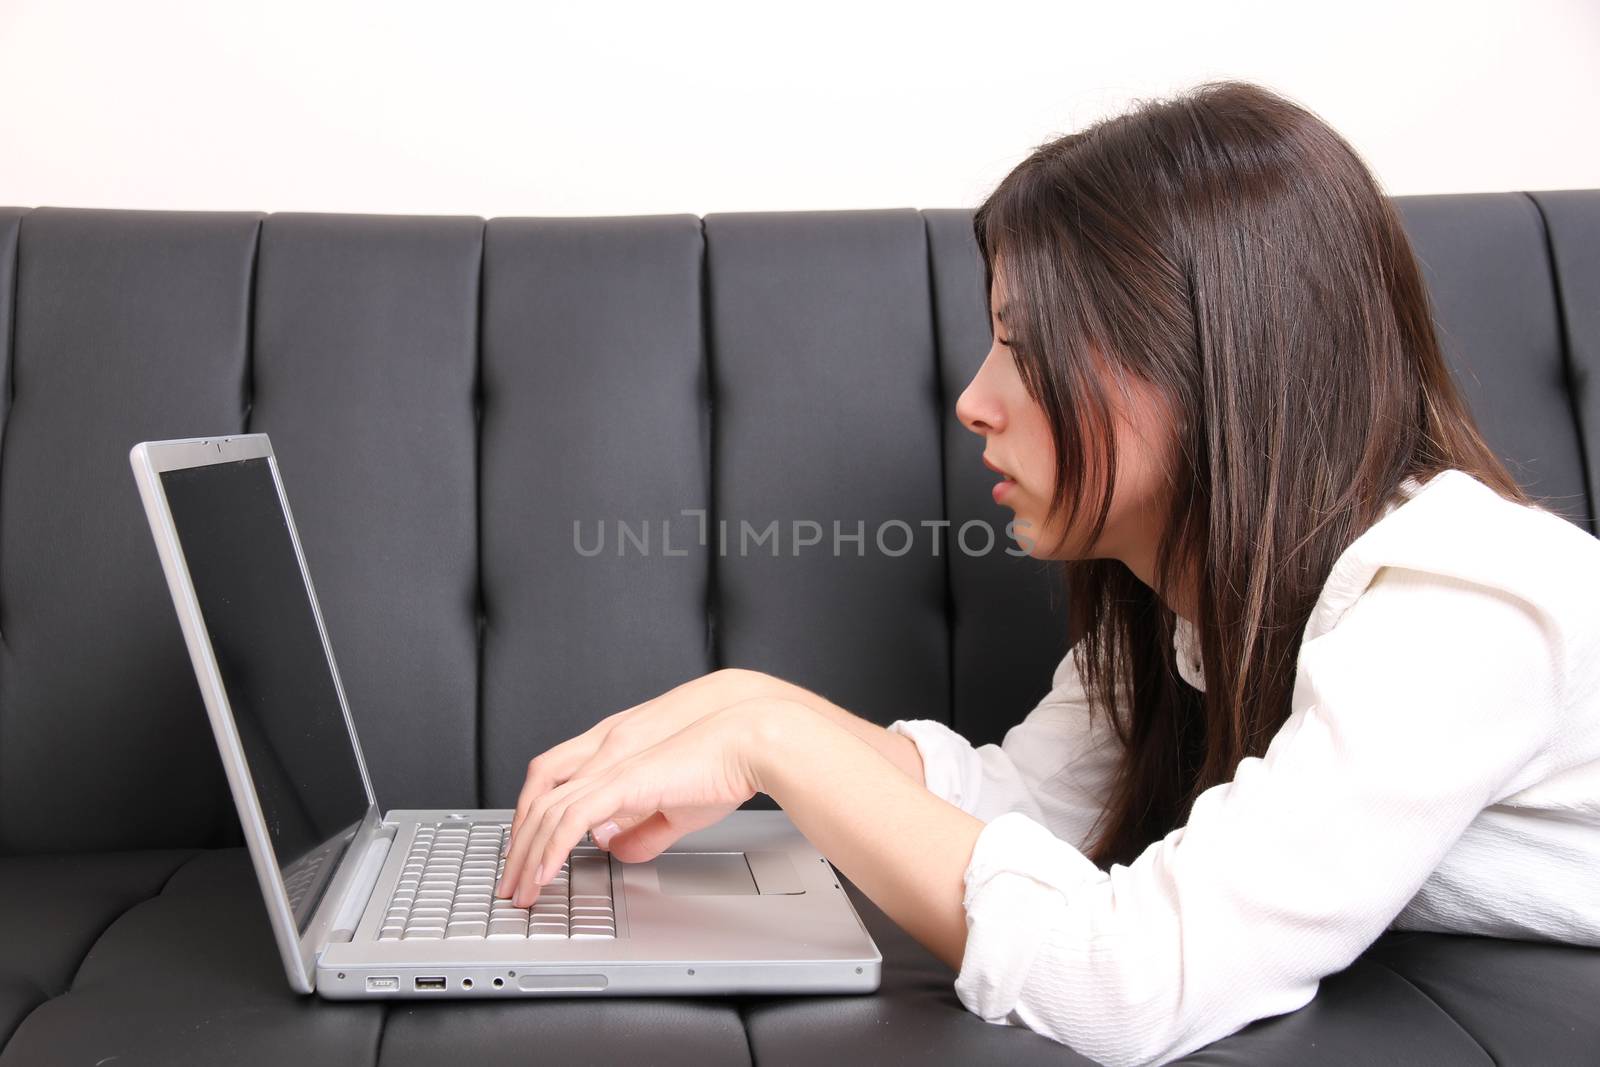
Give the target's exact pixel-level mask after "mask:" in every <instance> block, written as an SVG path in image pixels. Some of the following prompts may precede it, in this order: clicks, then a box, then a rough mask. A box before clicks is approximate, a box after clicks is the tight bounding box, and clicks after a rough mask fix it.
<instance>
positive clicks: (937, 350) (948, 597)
mask: <svg viewBox="0 0 1600 1067" xmlns="http://www.w3.org/2000/svg"><path fill="white" fill-rule="evenodd" d="M917 217H918V218H919V219H921V221H922V254H923V261H924V265H925V266H926V268H927V278H928V326H929V332H930V334H931V335H932V338H931V339H932V341H933V345H932V347H933V397H934V401H933V403H934V431H935V436H936V437H937V439H938V442H939V517H940V518H941V519H943V520H944V525H942V526H940V527H939V536H940V538H941V539H942V540H943V542H944V543H943V546H942V547H943V549H944V551H943V552H942V553H941V555H943V556H944V655H945V661H944V662H945V693H946V694H947V697H946V699H947V700H948V703H947V704H946V705H945V718H946V720H947V721H948V722H949V724H950V728H951V729H952V730H955V731H956V732H957V733H959V732H960V728H959V724H958V723H957V722H956V697H957V690H956V659H957V656H956V594H955V570H954V568H953V567H952V565H951V562H950V555H951V553H950V551H949V549H950V469H949V468H950V461H949V448H948V446H949V442H948V441H947V440H946V435H947V434H948V433H949V432H950V428H949V427H948V425H946V422H947V412H946V411H945V403H946V401H947V400H948V395H947V394H946V392H945V386H944V363H945V350H944V339H943V337H942V336H941V333H940V330H939V287H938V285H937V284H936V282H935V280H934V270H933V235H932V234H931V233H929V232H928V224H929V219H928V216H927V213H926V212H923V211H921V210H919V211H918V212H917Z"/></svg>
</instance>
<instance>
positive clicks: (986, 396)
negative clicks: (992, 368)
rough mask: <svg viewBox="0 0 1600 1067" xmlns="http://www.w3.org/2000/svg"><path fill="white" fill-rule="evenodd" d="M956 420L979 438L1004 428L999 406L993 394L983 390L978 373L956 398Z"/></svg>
mask: <svg viewBox="0 0 1600 1067" xmlns="http://www.w3.org/2000/svg"><path fill="white" fill-rule="evenodd" d="M956 418H957V419H958V420H960V422H961V425H963V426H965V427H966V428H967V429H969V430H971V431H972V432H973V433H975V434H978V435H979V436H985V435H987V434H991V433H998V432H999V431H1000V430H1001V429H1002V428H1003V427H1004V418H1003V416H1002V415H1001V412H1000V406H999V404H997V403H996V402H995V398H994V394H993V393H991V392H989V391H988V390H987V389H985V388H984V383H983V374H982V372H981V371H980V372H979V373H978V374H977V375H976V376H975V377H974V378H973V379H972V381H971V382H969V383H967V387H966V388H965V389H963V390H962V391H961V395H960V396H959V397H957V398H956Z"/></svg>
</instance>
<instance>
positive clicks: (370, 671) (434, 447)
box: [0, 191, 1600, 852]
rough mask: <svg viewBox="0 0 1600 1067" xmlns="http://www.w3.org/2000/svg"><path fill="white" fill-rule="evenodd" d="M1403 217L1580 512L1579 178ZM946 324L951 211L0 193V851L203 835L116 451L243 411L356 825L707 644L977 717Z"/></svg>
mask: <svg viewBox="0 0 1600 1067" xmlns="http://www.w3.org/2000/svg"><path fill="white" fill-rule="evenodd" d="M1401 206H1402V207H1403V209H1404V214H1405V217H1406V220H1407V224H1408V226H1409V227H1410V228H1411V230H1412V232H1413V233H1414V235H1415V237H1416V240H1417V244H1418V249H1419V253H1420V255H1421V257H1422V259H1423V260H1424V262H1425V265H1426V267H1427V270H1428V275H1429V283H1430V285H1431V286H1432V288H1433V292H1434V295H1435V298H1436V299H1437V301H1438V307H1439V314H1440V319H1441V324H1442V326H1443V328H1444V331H1445V334H1446V339H1447V345H1448V346H1449V349H1450V353H1451V357H1452V359H1453V360H1455V361H1456V365H1457V367H1458V371H1459V373H1460V374H1461V376H1462V378H1463V381H1464V384H1465V386H1466V388H1467V392H1468V394H1469V396H1470V398H1471V401H1472V404H1473V407H1474V409H1475V411H1476V412H1477V414H1478V416H1479V418H1480V420H1481V422H1482V424H1483V426H1484V429H1485V431H1486V432H1487V434H1488V436H1489V438H1490V440H1491V442H1492V443H1494V444H1495V445H1496V447H1497V448H1499V449H1500V450H1501V451H1502V452H1503V454H1504V455H1505V456H1506V457H1507V458H1508V459H1509V460H1510V461H1512V463H1513V465H1514V468H1515V470H1516V471H1517V472H1518V473H1519V474H1520V475H1521V476H1522V477H1523V479H1524V480H1525V482H1526V483H1527V484H1528V485H1529V487H1530V488H1531V489H1532V490H1533V491H1534V492H1536V493H1539V494H1541V495H1544V496H1547V497H1550V498H1552V500H1553V502H1554V503H1555V504H1556V506H1558V507H1559V508H1560V509H1561V510H1563V512H1564V513H1565V514H1567V515H1568V516H1569V517H1570V518H1571V519H1572V520H1573V521H1574V522H1577V523H1579V524H1581V525H1583V526H1585V528H1587V529H1590V530H1591V531H1592V530H1593V529H1594V527H1593V507H1594V503H1593V502H1594V501H1595V499H1596V498H1597V493H1596V482H1595V472H1594V466H1593V464H1594V462H1595V461H1596V459H1597V458H1600V442H1597V438H1596V434H1597V431H1600V410H1597V409H1600V397H1597V394H1596V389H1597V387H1596V385H1595V384H1593V382H1594V378H1593V376H1594V374H1595V373H1596V371H1597V370H1600V266H1597V262H1596V249H1597V248H1600V240H1597V239H1596V238H1597V231H1600V192H1587V191H1584V192H1570V193H1538V194H1533V195H1532V196H1529V195H1525V194H1515V193H1508V194H1496V195H1484V196H1451V197H1426V198H1411V199H1404V200H1402V201H1401ZM987 323H988V320H987V310H986V299H985V294H984V293H983V292H982V282H981V265H980V264H979V262H978V260H977V257H976V251H975V248H974V245H973V241H972V236H971V213H970V212H969V211H965V210H928V211H921V212H918V211H913V210H883V211H849V212H801V213H758V214H714V215H709V216H706V217H705V218H704V219H700V218H697V217H694V216H687V215H685V216H654V217H618V218H579V219H531V218H504V219H493V220H489V221H487V222H485V221H484V220H482V219H478V218H463V217H450V218H436V217H427V218H424V217H396V216H361V215H313V214H273V215H260V214H248V213H180V212H142V211H102V210H70V209H55V208H40V209H35V210H20V209H0V851H4V852H44V851H56V850H77V849H122V848H138V847H154V846H194V845H222V844H229V843H233V842H235V841H237V840H238V827H237V820H236V817H235V815H234V811H233V807H232V804H231V802H230V800H229V797H228V794H227V791H226V789H225V787H224V783H223V780H222V776H221V770H220V766H219V763H218V760H217V757H216V754H215V749H214V747H213V743H212V740H211V735H210V730H209V727H208V725H207V722H206V717H205V714H204V711H203V709H202V706H201V704H200V701H199V696H198V693H197V690H196V686H195V683H194V678H193V675H192V673H191V670H190V666H189V662H188V659H187V656H186V654H185V651H184V648H183V644H182V641H181V637H180V634H179V630H178V627H177V623H176V621H175V617H174V615H173V612H172V607H171V604H170V601H169V599H168V596H167V593H166V589H165V586H164V584H163V580H162V576H161V572H160V569H159V566H158V564H157V561H156V556H155V552H154V550H153V548H152V545H151V541H150V536H149V533H148V531H147V528H146V526H145V522H144V518H143V515H142V512H141V510H140V507H139V504H138V499H137V495H136V493H135V490H134V485H133V481H132V478H131V475H130V473H129V470H128V464H127V459H126V457H127V452H128V449H129V447H130V446H131V445H132V444H133V443H134V442H136V441H139V440H145V439H152V438H166V437H187V436H210V435H224V434H235V433H244V432H256V431H265V432H267V433H269V434H271V436H272V440H273V445H274V448H275V449H276V451H277V453H278V455H279V458H280V462H281V464H282V470H283V477H284V481H285V484H286V486H287V488H288V491H289V494H290V498H291V501H292V503H293V505H294V508H295V514H296V519H297V522H298V524H299V526H300V530H301V535H302V538H303V541H304V546H305V551H306V556H307V559H308V562H309V565H310V568H311V572H312V575H313V578H314V580H315V582H316V585H317V589H318V593H319V596H320V598H321V601H322V606H323V611H324V614H325V617H326V621H327V625H328V629H329V632H330V635H331V639H332V642H333V646H334V649H335V652H336V655H337V657H338V660H339V664H340V668H341V672H342V674H343V676H344V680H345V684H346V689H347V692H348V694H349V697H350V700H351V703H352V710H353V713H354V715H355V718H356V721H357V724H358V727H359V729H360V731H361V734H362V741H363V746H364V748H365V751H366V755H367V758H368V761H369V765H370V768H371V771H372V775H373V780H374V784H375V787H376V789H377V791H378V796H379V800H380V803H382V804H383V805H384V806H385V807H406V806H423V805H427V806H449V805H497V806H498V805H509V804H512V803H514V801H515V796H516V791H517V788H518V786H519V785H520V782H521V780H522V776H523V773H524V769H525V765H526V762H527V760H528V759H529V758H531V757H532V756H533V755H535V754H537V753H538V752H539V751H541V750H542V749H544V748H545V747H548V746H549V745H551V744H554V743H555V742H557V741H559V740H561V739H563V738H565V737H567V736H570V735H571V734H573V733H575V732H577V731H578V730H580V729H582V728H583V727H585V726H586V725H587V724H589V723H592V722H593V721H595V720H596V719H598V718H600V717H602V716H604V715H606V714H608V713H610V712H612V711H615V710H617V709H619V708H622V707H626V706H628V705H630V704H633V703H636V702H637V701H639V700H642V699H644V698H646V697H649V696H651V695H653V694H655V693H658V692H661V691H662V690H664V689H666V688H668V687H670V686H672V685H675V684H677V683H679V682H681V681H684V680H686V679H689V678H691V677H694V676H696V675H699V674H702V673H704V672H706V671H708V670H711V669H713V668H715V667H718V666H723V665H737V666H747V667H755V668H760V669H763V670H767V671H770V672H773V673H775V674H778V675H780V676H782V677H785V678H789V679H791V680H793V681H796V682H799V683H801V684H804V685H806V686H809V687H811V688H813V689H815V690H817V691H819V692H821V693H823V694H824V695H826V696H828V697H829V698H831V699H833V700H835V701H837V702H839V703H841V704H843V705H844V706H846V707H849V708H851V709H853V710H855V711H857V712H859V713H861V714H863V715H865V716H867V717H869V718H872V719H874V720H877V721H879V722H888V721H890V720H892V719H894V718H897V717H927V718H935V719H940V720H943V721H945V722H949V723H951V724H952V725H953V726H954V727H955V728H956V729H958V730H961V731H963V732H964V733H966V734H967V735H969V736H970V737H972V738H973V739H974V741H978V742H983V741H993V740H997V739H999V737H1001V736H1002V735H1003V733H1004V731H1005V729H1006V728H1007V727H1008V726H1009V725H1011V724H1012V723H1014V722H1016V721H1017V720H1018V719H1019V718H1020V717H1021V716H1022V715H1023V714H1025V713H1026V712H1027V710H1028V709H1029V708H1031V707H1032V706H1033V704H1034V703H1035V702H1036V701H1037V700H1038V698H1039V696H1040V695H1042V693H1043V692H1044V691H1045V689H1046V688H1048V679H1049V674H1050V671H1051V668H1052V667H1053V666H1054V664H1055V663H1056V662H1057V660H1059V658H1060V656H1061V655H1062V654H1063V652H1064V650H1065V648H1066V622H1065V619H1064V616H1063V613H1062V611H1061V608H1060V600H1061V596H1060V591H1059V589H1058V588H1057V578H1058V575H1057V573H1056V571H1055V570H1054V569H1053V568H1051V567H1050V566H1048V565H1045V564H1041V563H1038V562H1036V561H1034V560H1031V559H1027V558H1019V557H1016V556H1012V555H1009V554H1007V553H1006V552H1005V551H1004V550H1003V549H1004V547H1005V546H1006V544H1007V543H1008V542H1007V540H1006V539H1005V535H1004V523H1005V520H1006V518H1007V516H1008V513H1007V512H1005V511H1003V510H1002V509H1000V508H998V507H996V506H995V505H994V504H993V503H992V501H990V500H989V496H988V485H989V483H990V481H991V480H992V479H991V477H990V476H989V475H987V473H986V472H985V471H983V470H982V468H981V467H980V465H979V455H980V453H981V451H982V443H981V442H980V441H979V440H978V439H977V438H976V437H974V436H972V435H971V434H969V433H967V432H966V431H965V430H963V429H962V428H961V427H960V425H959V424H958V423H957V422H956V420H955V417H954V413H953V408H954V404H955V399H956V396H957V395H958V394H959V393H960V391H961V389H962V388H963V387H964V385H965V384H966V382H967V380H968V379H969V378H970V377H971V375H972V373H973V372H974V371H975V369H976V367H977V365H978V363H979V362H980V361H981V359H982V356H983V353H984V351H985V350H986V349H987V347H988V343H989V335H988V324H987ZM1585 457H1588V459H1587V460H1586V458H1585ZM1586 464H1587V465H1586ZM835 522H837V523H838V537H837V538H836V536H835V530H834V523H835ZM774 523H776V527H774V526H773V525H772V524H774ZM813 523H814V524H815V528H813V527H812V526H810V525H809V524H813ZM664 524H665V528H666V541H665V542H663V525H664ZM702 524H703V525H702ZM797 524H798V525H797ZM941 524H946V525H941ZM624 526H625V527H626V531H624ZM702 530H703V531H704V536H703V537H702V536H701V531H702ZM724 530H725V531H726V532H725V534H724V533H723V531H724ZM857 534H860V540H855V539H854V537H855V535H857ZM724 536H725V537H726V543H725V544H726V547H723V545H722V544H721V543H720V542H722V538H723V537H724ZM602 537H604V538H605V539H604V540H603V541H601V540H600V538H602ZM812 537H815V538H817V540H818V543H816V544H804V543H803V542H804V541H807V540H810V539H811V538H812ZM988 537H994V538H995V539H996V541H997V543H996V544H995V546H994V547H993V548H992V549H991V550H989V551H982V550H983V549H984V548H985V545H986V539H987V538H988ZM963 539H964V540H963ZM935 544H937V546H938V551H937V553H936V552H935V551H934V546H935ZM597 546H599V548H600V550H599V551H598V552H595V551H593V550H594V549H595V548H596V547H597ZM908 546H909V547H908ZM774 549H776V550H777V551H778V555H777V556H776V557H774V555H773V551H774ZM836 552H837V554H836Z"/></svg>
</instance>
